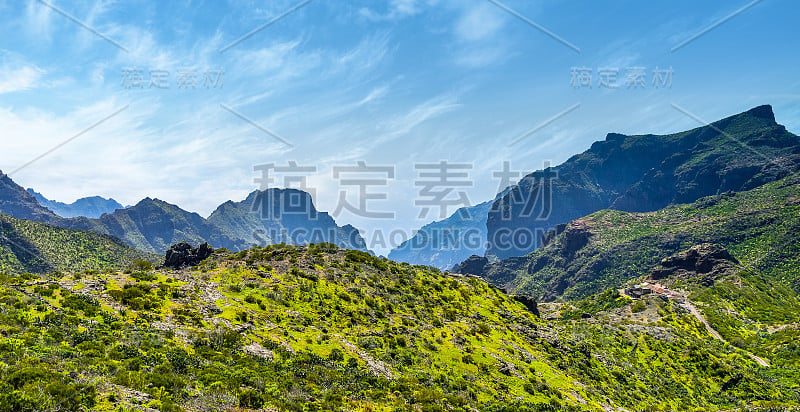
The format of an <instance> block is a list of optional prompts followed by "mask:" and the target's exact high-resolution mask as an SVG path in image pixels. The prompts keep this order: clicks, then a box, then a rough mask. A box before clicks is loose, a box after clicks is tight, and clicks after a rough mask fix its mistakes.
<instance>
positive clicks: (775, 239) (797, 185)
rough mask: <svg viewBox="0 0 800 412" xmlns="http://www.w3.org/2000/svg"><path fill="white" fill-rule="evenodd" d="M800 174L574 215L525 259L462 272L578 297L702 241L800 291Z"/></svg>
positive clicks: (547, 294) (541, 294)
mask: <svg viewBox="0 0 800 412" xmlns="http://www.w3.org/2000/svg"><path fill="white" fill-rule="evenodd" d="M798 234H800V174H797V173H796V174H793V175H791V176H789V177H787V178H784V179H781V180H778V181H775V182H770V183H767V184H765V185H762V186H760V187H757V188H755V189H752V190H749V191H742V192H726V193H723V194H719V195H713V196H707V197H703V198H701V199H699V200H697V201H695V202H693V203H688V204H679V205H672V206H668V207H666V208H663V209H659V210H657V211H654V212H645V213H637V212H623V211H618V210H610V209H605V210H602V211H599V212H595V213H593V214H590V215H588V216H584V217H581V218H579V219H576V220H573V221H572V222H570V223H569V224H566V225H564V226H563V227H562V228H561V231H560V233H559V234H557V235H554V234H551V236H549V237H547V238H546V240H545V244H544V246H542V247H541V248H539V249H537V250H536V251H534V252H531V253H529V254H527V255H525V256H520V257H514V258H509V259H505V260H501V261H496V262H488V261H487V260H486V259H485V258H484V260H483V262H482V263H481V262H480V260H479V259H475V258H473V259H472V262H470V263H471V264H468V265H467V266H469V268H464V269H466V270H461V271H462V272H469V273H471V274H475V275H480V276H482V277H484V278H485V279H487V280H488V281H490V282H492V283H493V284H495V285H498V286H501V287H504V288H506V289H508V290H509V291H510V292H511V293H516V294H524V295H526V296H531V297H533V298H535V299H537V300H539V301H553V300H555V299H568V300H576V299H582V298H585V297H586V296H589V295H592V294H595V293H599V292H602V291H604V290H606V289H609V288H617V287H620V286H621V285H623V284H624V283H626V282H628V281H629V280H631V279H637V278H642V277H644V276H645V275H648V274H649V273H650V272H651V271H652V270H653V268H655V267H657V266H658V265H659V264H660V263H661V262H662V260H663V259H667V258H669V257H670V256H672V255H674V254H676V253H679V252H682V251H685V250H687V249H689V248H691V247H693V246H696V245H698V244H701V243H712V244H715V245H718V246H721V247H723V248H725V249H726V250H727V251H728V252H730V253H731V254H732V255H733V256H735V257H736V258H737V261H738V264H739V266H740V267H741V268H743V270H745V271H746V272H747V273H748V274H750V275H753V276H757V277H760V278H762V281H764V282H766V283H768V284H770V285H772V287H776V286H777V285H780V284H782V285H784V286H785V287H787V288H790V289H793V290H794V291H796V292H797V293H800V236H798Z"/></svg>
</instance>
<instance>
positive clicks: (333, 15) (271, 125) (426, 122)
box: [0, 0, 800, 254]
mask: <svg viewBox="0 0 800 412" xmlns="http://www.w3.org/2000/svg"><path fill="white" fill-rule="evenodd" d="M799 11H800V3H797V2H796V1H793V0H761V1H758V0H757V1H752V0H748V1H742V0H725V1H719V0H713V1H711V0H710V1H703V2H697V1H688V0H676V1H671V2H638V1H622V0H620V1H602V2H564V1H555V0H502V1H496V0H370V1H366V0H363V1H362V0H353V1H347V2H344V1H332V0H302V1H301V0H275V1H268V0H264V1H246V0H242V1H234V0H230V1H224V0H214V1H194V0H184V1H177V0H176V1H170V2H158V1H144V0H132V1H124V2H122V1H120V2H116V1H109V0H93V1H86V0H76V1H69V2H67V1H63V0H0V21H1V22H2V24H0V139H1V140H0V141H1V142H2V149H0V169H2V170H3V171H4V172H5V173H10V174H11V177H12V179H14V180H15V181H16V182H17V183H19V184H20V185H22V186H24V187H32V188H34V189H35V190H37V191H39V192H41V193H42V194H43V195H44V196H46V197H48V198H50V199H55V200H59V201H63V202H71V201H74V200H75V199H78V198H81V197H86V196H94V195H100V196H104V197H113V198H114V199H116V200H118V201H119V202H121V203H123V204H135V203H137V202H138V201H139V200H140V199H142V198H144V197H153V198H159V199H162V200H164V201H167V202H170V203H173V204H177V205H179V206H180V207H182V208H184V209H186V210H189V211H192V212H197V213H199V214H201V215H203V216H208V215H209V214H210V213H211V212H212V211H213V210H214V209H215V208H216V207H217V206H218V205H219V204H221V203H223V202H225V201H226V200H235V201H239V200H242V199H244V198H245V197H246V196H247V194H248V193H250V192H252V191H253V190H256V189H259V188H263V187H267V186H269V187H281V186H284V185H290V186H291V185H295V186H297V185H298V184H299V183H298V182H300V181H302V180H304V181H305V186H304V187H306V188H307V189H308V190H309V191H310V192H311V193H312V195H313V196H314V198H315V203H316V204H317V208H318V209H319V210H323V211H328V212H331V213H333V212H336V213H334V216H335V218H336V220H337V222H338V223H339V224H346V223H350V224H353V225H354V226H356V227H358V228H360V229H361V230H363V231H364V236H365V237H366V238H367V241H368V244H369V245H370V246H371V247H372V249H373V250H375V251H376V252H378V253H383V254H385V253H386V252H387V251H388V250H389V249H390V248H391V247H392V246H393V245H396V244H398V243H399V242H400V241H402V240H403V239H404V238H407V237H408V236H409V235H410V233H412V231H413V230H415V229H417V228H419V227H421V226H422V225H424V224H426V223H428V222H430V221H433V220H438V219H440V218H441V216H443V215H449V214H450V213H452V212H453V211H454V210H455V208H456V207H458V206H460V205H464V204H472V205H474V204H477V203H480V202H483V201H486V200H489V199H491V198H493V197H494V195H495V193H497V192H498V190H499V189H501V186H503V185H505V184H507V183H509V182H512V183H513V179H511V180H510V181H509V180H507V179H505V180H504V179H501V178H499V177H498V176H499V175H496V173H497V172H500V171H502V170H504V164H507V165H508V170H511V171H515V172H517V173H520V174H526V173H529V172H531V171H533V170H537V169H540V168H542V167H543V166H544V165H547V164H552V165H557V164H560V163H562V162H563V161H565V160H566V159H568V158H569V157H570V156H572V155H574V154H576V153H580V152H582V151H584V150H586V149H588V148H589V146H591V143H592V142H594V141H597V140H602V139H604V138H605V136H606V134H607V133H609V132H617V133H625V134H643V133H656V134H666V133H672V132H677V131H682V130H686V129H690V128H694V127H698V126H701V125H702V122H711V121H714V120H717V119H720V118H723V117H726V116H729V115H732V114H736V113H739V112H742V111H745V110H747V109H749V108H752V107H754V106H758V105H761V104H772V105H773V107H774V111H775V114H776V118H777V120H778V122H779V123H781V124H784V125H786V126H787V128H788V129H789V130H790V131H793V132H795V133H800V78H798V73H800V71H798V66H799V63H800V54H798V53H797V39H798V38H800V28H798V27H800V26H798V25H797V18H798V16H800V13H798V12H799ZM290 162H291V163H290ZM442 162H444V164H445V165H446V166H445V167H446V168H447V171H448V173H450V177H449V178H447V179H443V180H446V182H445V183H443V184H442V183H441V181H437V179H441V178H440V177H437V176H436V175H435V173H433V172H434V171H435V170H441V169H432V167H439V168H441V167H442V166H441V164H442ZM269 164H272V165H274V166H277V167H279V168H282V169H277V170H276V169H270V174H271V176H273V177H275V180H274V182H268V183H267V184H266V186H265V185H264V183H260V182H259V180H260V177H262V176H263V173H262V172H261V171H259V170H262V169H263V168H261V169H259V170H255V169H254V168H257V167H259V166H263V165H269ZM290 165H297V166H298V167H305V169H303V170H305V172H302V173H299V172H297V171H296V170H295V171H287V169H289V166H290ZM426 166H427V167H426ZM342 167H344V168H345V169H342ZM347 167H350V169H347ZM358 167H362V169H360V170H358V169H357V168H358ZM363 167H365V168H366V169H363ZM281 170H283V171H281ZM354 170H355V171H354ZM303 177H304V178H303ZM293 178H294V179H293ZM292 182H294V183H292ZM437 182H438V183H437ZM448 191H449V192H448ZM437 192H438V193H440V198H441V199H444V200H445V202H438V201H436V199H435V195H436V193H437ZM442 196H443V197H442ZM426 202H427V203H426ZM426 208H428V210H426ZM390 238H391V239H390Z"/></svg>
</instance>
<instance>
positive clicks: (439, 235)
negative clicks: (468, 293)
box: [389, 200, 494, 269]
mask: <svg viewBox="0 0 800 412" xmlns="http://www.w3.org/2000/svg"><path fill="white" fill-rule="evenodd" d="M493 202H494V201H493V200H492V201H488V202H483V203H481V204H478V205H475V206H472V207H463V208H460V209H458V210H457V211H456V212H455V213H453V214H452V215H451V216H450V217H448V218H447V219H443V220H440V221H437V222H432V223H429V224H427V225H425V226H423V227H422V228H420V229H419V231H417V233H415V234H414V236H412V237H411V239H409V240H407V241H405V242H403V243H402V244H400V246H398V247H396V248H394V249H392V251H391V252H389V258H390V259H393V260H397V261H400V262H408V263H412V264H415V265H428V266H433V267H437V268H439V269H450V268H452V267H453V265H456V264H458V263H460V262H462V261H463V260H464V259H466V258H468V257H469V256H470V255H481V256H482V255H483V254H484V253H485V252H486V217H487V215H488V214H489V209H490V208H491V207H492V203H493Z"/></svg>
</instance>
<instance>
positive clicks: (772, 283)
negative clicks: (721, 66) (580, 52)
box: [0, 106, 800, 412]
mask: <svg viewBox="0 0 800 412" xmlns="http://www.w3.org/2000/svg"><path fill="white" fill-rule="evenodd" d="M771 117H772V116H771V110H769V109H768V108H767V107H765V106H762V107H759V108H756V109H753V110H751V111H748V112H745V113H743V114H740V115H737V116H733V117H731V118H728V119H725V120H723V121H720V122H716V123H714V124H712V125H709V126H706V127H704V128H699V129H695V130H692V131H688V132H684V133H679V134H675V135H668V136H651V135H646V136H622V135H610V136H609V137H608V138H607V139H606V140H605V141H603V142H598V143H595V145H593V146H592V148H591V149H590V150H588V151H587V152H584V153H582V154H580V155H577V156H575V157H573V158H571V159H570V160H568V161H567V162H565V163H564V164H562V165H561V166H558V167H556V168H552V169H548V170H543V171H538V172H536V173H533V174H531V175H529V176H527V177H526V178H525V179H523V181H521V182H520V184H519V185H516V186H512V187H511V189H510V190H509V191H508V192H504V193H502V194H501V195H499V196H498V198H497V199H496V200H494V201H490V202H485V203H483V204H480V205H477V206H475V207H472V208H466V209H463V210H462V212H465V214H460V213H459V214H457V216H453V217H451V218H448V219H445V220H444V221H441V222H434V223H432V224H430V225H426V226H425V227H424V228H423V229H422V230H421V231H420V232H419V233H418V234H417V235H418V237H417V239H424V238H425V237H426V236H428V237H429V238H430V239H433V240H434V242H430V243H428V244H422V245H421V247H420V248H419V249H418V250H415V249H414V248H413V246H414V245H413V244H412V245H410V246H408V247H407V248H405V249H403V250H402V251H399V252H395V253H397V254H396V256H398V257H400V258H407V259H409V260H413V259H421V260H426V261H431V262H436V264H437V265H442V266H444V265H450V264H451V263H452V262H454V261H456V259H454V258H453V256H457V257H458V258H459V259H460V258H461V256H463V254H464V253H469V252H475V253H477V254H474V255H472V256H469V257H467V258H466V260H464V261H463V262H462V263H461V264H459V265H457V266H456V267H455V268H454V269H453V270H452V271H441V270H438V269H436V268H433V267H426V266H419V265H412V264H409V263H405V262H398V261H394V260H390V259H386V258H382V257H376V256H374V255H372V254H370V253H368V252H367V251H366V250H365V249H366V248H365V247H363V246H364V243H363V239H361V238H360V236H358V231H357V230H356V229H355V228H353V227H351V226H341V227H340V226H338V225H337V224H336V223H335V221H334V220H333V219H332V218H331V217H330V216H329V215H328V214H327V213H324V212H319V211H317V210H316V208H315V207H314V205H313V201H312V199H311V196H310V195H308V194H307V193H305V192H302V191H297V190H283V189H271V190H266V191H256V192H253V193H251V194H250V195H249V196H248V197H247V198H246V199H244V200H243V201H241V202H233V201H229V202H226V203H224V204H222V205H220V206H219V207H218V208H217V210H215V211H214V212H213V213H212V214H211V216H209V218H208V219H204V218H203V217H201V216H199V215H197V214H195V213H190V212H187V211H184V210H182V209H180V208H179V207H177V206H175V205H171V204H168V203H166V202H163V201H160V200H157V199H150V198H147V199H144V200H142V201H141V202H139V203H138V204H136V205H134V206H132V207H130V208H126V209H118V210H115V211H114V212H112V213H106V214H103V215H102V216H101V217H100V218H96V219H94V218H87V217H78V218H64V217H61V216H58V215H57V214H55V213H53V212H52V211H50V210H49V209H47V208H45V207H43V206H42V205H40V204H39V203H38V202H37V201H36V199H35V197H34V196H33V195H32V194H31V193H29V192H27V191H25V190H23V189H22V188H21V187H19V186H17V185H16V184H14V182H13V181H12V180H11V179H10V178H8V176H5V175H2V174H0V212H2V213H4V214H0V330H2V331H3V333H2V336H0V362H2V365H3V368H0V386H2V387H3V388H4V390H3V391H0V411H4V410H10V411H34V410H107V411H111V410H138V409H143V410H159V411H162V412H166V411H170V412H171V411H180V410H189V411H206V410H209V411H210V410H242V411H246V410H287V411H304V410H331V411H351V410H363V411H366V410H404V411H405V410H413V411H458V410H460V411H473V410H481V411H482V410H487V411H501V410H502V411H553V410H562V411H576V412H577V411H597V412H601V411H602V412H607V411H649V410H653V411H674V410H680V411H688V410H692V411H699V410H702V411H706V410H713V411H742V412H745V411H790V410H797V409H798V407H800V402H799V401H798V400H800V384H798V382H800V347H799V346H798V343H797V342H798V341H800V235H798V233H800V172H798V170H797V169H798V167H797V155H798V151H797V149H796V148H797V136H794V135H792V134H790V133H788V132H786V131H785V129H783V128H782V127H781V126H778V125H776V124H775V122H774V119H771ZM662 140H663V141H662ZM740 143H742V144H744V145H740ZM670 148H671V149H670ZM669 150H671V151H672V153H673V154H672V155H670V154H668V153H667V152H668V151H669ZM754 150H755V151H754ZM639 151H641V153H640V154H639V155H638V156H637V153H638V152H639ZM637 162H639V163H637ZM628 163H634V164H633V165H629V164H628ZM640 163H641V164H640ZM644 163H648V164H650V166H649V168H647V167H648V166H647V165H646V164H644ZM634 172H641V174H639V175H636V173H634ZM562 179H563V181H562ZM526 180H527V181H528V183H525V181H526ZM529 189H530V190H534V191H535V192H536V193H538V195H536V194H533V195H531V196H534V200H535V201H534V203H533V206H532V207H529V208H528V209H526V208H525V207H522V205H519V204H518V205H516V206H514V207H511V206H509V207H508V208H504V206H505V205H506V203H502V202H503V199H505V201H506V202H511V203H513V202H523V201H524V200H525V196H526V195H525V193H526V191H527V190H529ZM513 193H517V195H516V197H514V196H513V195H512V194H513ZM704 193H705V195H703V194H704ZM551 195H552V202H551V201H550V200H547V201H544V202H543V201H542V196H545V197H544V199H549V198H550V196H551ZM509 196H510V197H509ZM536 196H539V197H538V198H537V197H536ZM592 196H594V197H592ZM569 199H573V200H574V201H582V200H586V199H589V200H587V202H589V206H586V207H584V206H581V205H577V204H570V203H569V201H568V200H569ZM592 199H594V200H592ZM529 200H530V199H529ZM537 202H538V203H537ZM592 202H594V203H592ZM564 205H568V206H569V207H570V209H569V210H568V211H566V212H563V211H562V212H558V211H556V210H555V208H556V207H562V206H564ZM603 205H605V206H603ZM501 206H503V207H501ZM564 207H566V206H564ZM595 207H598V208H600V209H598V210H591V211H589V212H587V213H586V214H583V215H580V216H578V217H576V218H574V219H572V218H570V220H569V221H567V222H562V223H556V222H557V220H553V219H556V218H552V219H551V220H552V221H549V222H550V223H551V224H553V225H554V226H553V227H552V228H551V230H548V231H545V230H544V229H546V228H548V227H547V226H544V224H543V223H537V222H540V219H538V220H537V218H545V220H547V219H550V218H551V217H553V216H561V218H564V219H566V218H569V216H570V214H578V213H583V212H582V211H583V210H590V209H593V208H595ZM550 209H553V210H550ZM651 209H652V210H651ZM502 211H508V212H509V213H508V215H502V214H500V212H502ZM528 212H532V214H529V213H528ZM467 213H469V214H467ZM492 213H495V214H499V216H496V219H498V220H496V221H495V223H496V224H497V226H494V227H495V229H496V231H497V232H499V231H500V229H505V230H516V229H526V230H533V229H535V230H537V231H539V229H542V235H541V236H540V237H538V238H537V240H536V245H535V246H536V247H535V250H532V251H529V252H527V253H525V254H523V255H521V256H512V257H506V258H504V259H500V256H498V255H497V254H492V253H489V252H490V250H487V249H483V248H481V247H480V246H477V245H475V244H469V245H468V247H467V248H466V249H465V250H451V249H455V248H453V247H450V248H449V249H445V250H443V252H447V253H441V254H440V252H437V249H436V248H437V247H441V246H443V245H444V243H441V244H439V245H436V244H435V242H436V241H441V242H445V241H446V242H457V241H462V240H464V239H467V237H468V236H472V235H467V231H469V232H470V233H476V234H475V235H474V236H475V237H476V238H480V239H482V240H487V241H488V245H489V246H492V239H491V237H490V236H491V232H490V228H491V227H492V226H491V225H490V223H491V222H490V221H489V218H490V217H491V216H492ZM516 213H519V215H517V214H516ZM9 214H15V215H18V216H23V217H24V218H17V217H12V216H9ZM483 216H486V218H487V219H486V220H482V219H483ZM526 219H527V220H526ZM476 222H477V223H476ZM481 222H484V227H485V228H486V229H487V230H486V231H485V232H473V230H472V228H474V227H475V225H478V224H479V223H481ZM501 223H502V225H501ZM526 225H527V226H526ZM537 225H539V226H537ZM76 228H77V229H82V230H76ZM423 231H424V233H423ZM96 232H100V233H96ZM482 233H483V234H482ZM510 233H513V232H510ZM440 234H441V235H443V237H440V238H436V236H437V235H440ZM482 236H483V237H482ZM182 240H187V241H190V242H192V243H195V244H196V243H200V242H205V241H210V242H212V243H214V244H216V245H217V248H216V249H214V248H211V247H209V246H208V245H202V246H200V247H198V248H193V247H192V246H191V245H188V244H185V243H181V244H178V245H174V246H173V247H171V248H170V251H169V252H168V253H167V256H166V259H165V257H163V256H164V255H163V250H164V249H165V245H170V244H171V243H173V242H175V243H177V242H178V241H182ZM327 241H333V242H336V243H339V244H343V245H346V246H345V248H338V247H336V245H334V244H332V243H327ZM321 242H324V243H321ZM286 243H298V244H303V245H302V246H292V245H287V244H286ZM305 243H308V244H305ZM253 244H257V245H256V246H253ZM258 245H262V246H258ZM134 246H135V247H134ZM354 247H355V248H361V249H364V250H352V248H354ZM492 247H494V249H493V250H495V251H499V249H498V245H494V246H492ZM140 249H141V250H140ZM145 250H146V251H145ZM147 251H158V252H159V254H160V256H157V255H155V254H153V253H149V252H147ZM479 252H482V253H479ZM503 252H508V251H506V250H503ZM523 252H524V248H520V249H519V250H517V251H515V252H513V253H523ZM509 253H511V252H509ZM161 262H164V263H165V264H164V265H163V266H161V267H155V266H156V265H153V263H156V264H158V263H161ZM167 263H169V264H167Z"/></svg>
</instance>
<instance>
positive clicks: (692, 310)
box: [619, 285, 769, 368]
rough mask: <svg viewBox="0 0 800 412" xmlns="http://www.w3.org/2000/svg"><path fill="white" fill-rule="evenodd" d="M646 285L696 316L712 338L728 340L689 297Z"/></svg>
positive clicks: (759, 360) (759, 359)
mask: <svg viewBox="0 0 800 412" xmlns="http://www.w3.org/2000/svg"><path fill="white" fill-rule="evenodd" d="M646 287H647V288H649V289H651V290H652V291H653V292H654V293H659V294H661V295H664V296H667V297H669V298H670V299H673V300H675V301H676V302H677V303H678V304H679V305H681V306H682V307H684V308H685V309H686V310H688V311H689V313H691V314H692V315H694V317H695V318H697V320H698V321H700V323H702V324H703V326H705V328H706V331H708V333H709V334H710V335H711V336H713V337H714V339H716V340H718V341H720V342H722V343H725V344H727V343H728V341H726V340H725V338H723V337H722V335H720V334H719V332H717V330H716V329H714V328H713V327H711V324H709V323H708V321H707V320H706V317H705V316H703V313H702V312H700V310H698V309H697V307H696V306H695V305H694V304H693V303H692V302H691V301H690V300H689V299H687V298H686V297H685V296H683V295H681V294H680V293H678V292H676V291H674V290H669V289H666V288H664V287H662V286H661V285H647V286H646ZM619 293H620V295H622V296H628V295H626V294H625V290H624V289H620V290H619ZM628 297H629V296H628ZM742 351H743V352H744V353H746V354H747V356H749V357H750V358H751V359H753V360H754V361H756V363H758V364H759V365H761V366H764V367H767V368H768V367H769V362H767V360H766V359H764V358H762V357H759V356H756V355H754V354H752V353H750V352H748V351H746V350H743V349H742Z"/></svg>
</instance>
